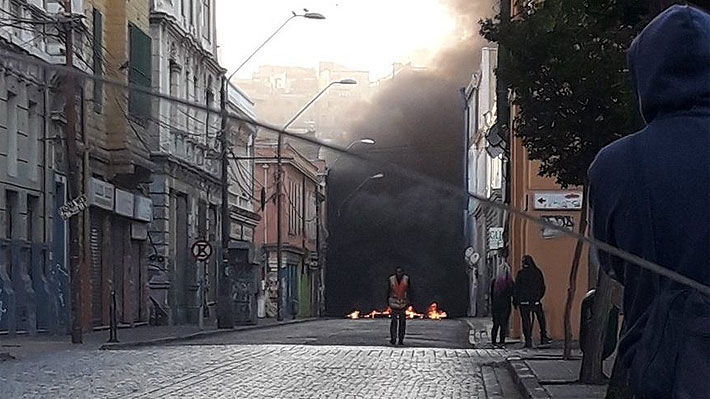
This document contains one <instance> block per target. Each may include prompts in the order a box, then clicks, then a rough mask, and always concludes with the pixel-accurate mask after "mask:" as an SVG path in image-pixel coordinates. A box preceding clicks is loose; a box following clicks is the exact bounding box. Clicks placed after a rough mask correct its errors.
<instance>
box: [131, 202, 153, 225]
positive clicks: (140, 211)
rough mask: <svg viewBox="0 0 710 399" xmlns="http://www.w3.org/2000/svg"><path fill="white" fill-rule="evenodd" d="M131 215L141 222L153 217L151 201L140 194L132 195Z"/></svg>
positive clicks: (148, 220)
mask: <svg viewBox="0 0 710 399" xmlns="http://www.w3.org/2000/svg"><path fill="white" fill-rule="evenodd" d="M133 205H134V207H133V217H134V218H135V219H137V220H140V221H142V222H150V221H151V220H152V219H153V201H151V200H150V198H146V197H143V196H140V195H136V196H135V197H134V203H133Z"/></svg>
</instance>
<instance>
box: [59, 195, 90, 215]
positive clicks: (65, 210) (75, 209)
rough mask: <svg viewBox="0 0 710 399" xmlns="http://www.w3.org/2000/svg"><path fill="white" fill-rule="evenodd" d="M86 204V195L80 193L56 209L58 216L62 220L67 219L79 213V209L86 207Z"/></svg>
mask: <svg viewBox="0 0 710 399" xmlns="http://www.w3.org/2000/svg"><path fill="white" fill-rule="evenodd" d="M87 206H88V204H87V201H86V196H85V195H82V196H80V197H79V198H75V199H73V200H71V201H69V202H67V203H66V204H64V205H62V206H61V207H60V208H59V209H58V210H57V211H58V212H59V217H61V218H62V220H67V219H69V218H70V217H72V216H74V215H77V214H79V213H80V212H81V211H83V210H84V209H86V207H87Z"/></svg>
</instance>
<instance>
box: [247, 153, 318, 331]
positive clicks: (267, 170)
mask: <svg viewBox="0 0 710 399" xmlns="http://www.w3.org/2000/svg"><path fill="white" fill-rule="evenodd" d="M255 157H256V165H255V168H254V169H255V170H254V175H255V176H254V178H255V181H256V186H255V191H256V193H255V198H256V201H257V204H256V207H257V208H258V209H259V210H260V213H261V215H262V219H261V221H260V222H259V224H258V225H257V227H256V230H255V234H254V244H255V245H256V246H257V248H258V249H259V250H260V254H261V260H262V261H261V264H262V276H263V279H264V281H265V284H266V297H265V304H266V316H267V317H276V315H277V307H278V306H277V298H278V288H277V287H278V284H277V282H278V280H279V278H278V273H277V256H276V252H277V224H276V219H277V206H276V167H277V166H276V165H277V162H276V143H275V141H274V140H262V141H257V143H256V146H255ZM282 159H283V161H282V162H283V171H284V175H283V200H282V218H281V222H282V226H281V234H282V243H283V244H282V256H283V258H282V259H283V261H282V269H281V285H282V298H281V311H282V315H283V317H284V318H293V317H311V316H317V315H319V314H320V312H321V308H322V306H323V303H324V301H323V284H324V281H325V274H324V267H325V266H324V264H325V262H324V259H323V254H324V253H325V251H324V250H323V249H324V234H323V226H325V221H324V215H325V207H324V201H325V196H324V193H325V187H324V183H323V184H322V183H321V182H324V181H325V180H324V178H323V173H324V171H325V163H324V162H323V161H320V160H319V161H310V160H308V159H306V158H305V157H304V156H303V155H301V153H299V152H298V151H297V150H296V149H294V148H293V147H292V146H291V145H290V144H288V143H286V144H284V147H283V151H282ZM262 198H263V207H262Z"/></svg>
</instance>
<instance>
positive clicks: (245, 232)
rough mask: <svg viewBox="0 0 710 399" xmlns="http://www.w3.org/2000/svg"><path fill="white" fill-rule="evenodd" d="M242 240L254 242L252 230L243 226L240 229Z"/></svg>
mask: <svg viewBox="0 0 710 399" xmlns="http://www.w3.org/2000/svg"><path fill="white" fill-rule="evenodd" d="M242 240H244V241H249V242H253V241H254V228H253V227H247V226H244V227H243V229H242Z"/></svg>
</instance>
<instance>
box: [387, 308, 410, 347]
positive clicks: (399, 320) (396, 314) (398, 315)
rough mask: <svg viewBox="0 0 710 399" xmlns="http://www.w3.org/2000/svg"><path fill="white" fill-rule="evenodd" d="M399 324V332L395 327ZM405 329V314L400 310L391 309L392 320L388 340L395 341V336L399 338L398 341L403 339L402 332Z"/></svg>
mask: <svg viewBox="0 0 710 399" xmlns="http://www.w3.org/2000/svg"><path fill="white" fill-rule="evenodd" d="M398 326H399V334H398V331H397V327H398ZM406 329H407V315H406V314H405V313H404V309H402V310H393V311H392V321H391V322H390V341H391V342H395V338H399V342H402V341H404V333H405V331H406Z"/></svg>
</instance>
